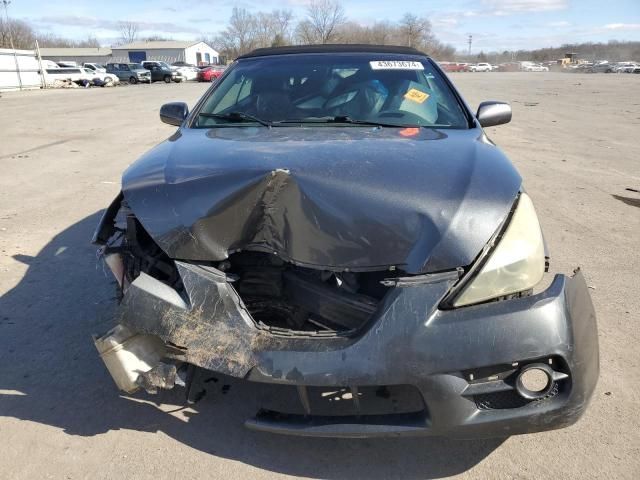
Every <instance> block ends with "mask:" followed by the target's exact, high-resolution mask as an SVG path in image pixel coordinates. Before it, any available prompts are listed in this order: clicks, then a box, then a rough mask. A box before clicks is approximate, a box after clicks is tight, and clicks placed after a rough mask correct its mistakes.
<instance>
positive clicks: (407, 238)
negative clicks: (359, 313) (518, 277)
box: [122, 126, 521, 273]
mask: <svg viewBox="0 0 640 480" xmlns="http://www.w3.org/2000/svg"><path fill="white" fill-rule="evenodd" d="M122 183H123V193H124V197H125V200H126V201H127V203H128V204H129V206H130V207H131V209H132V210H133V212H134V213H135V215H136V216H137V218H138V219H139V220H140V222H141V223H142V225H143V226H144V228H145V229H146V230H147V231H148V232H149V234H150V235H151V236H152V237H153V238H154V240H155V241H156V242H157V243H158V244H159V245H160V247H161V248H162V249H164V250H165V251H166V253H167V254H168V255H169V256H170V257H172V258H178V259H183V260H196V261H207V260H208V261H220V260H224V259H225V258H227V257H228V255H230V254H231V253H233V252H234V251H237V250H244V249H252V250H262V251H267V252H273V253H274V254H277V255H279V256H281V257H282V258H284V259H286V260H289V261H292V262H294V263H297V264H300V265H305V266H310V267H318V268H323V269H330V270H343V269H351V270H355V271H358V270H360V271H365V270H374V269H381V268H388V267H391V266H395V267H397V268H399V269H401V270H404V271H406V272H408V273H424V272H433V271H440V270H448V269H453V268H456V267H461V266H466V265H469V264H471V263H472V262H473V260H474V258H475V257H476V256H477V255H478V253H479V252H480V250H481V249H482V248H483V247H484V245H485V244H486V243H487V242H488V241H489V239H490V238H491V236H492V235H493V234H494V232H495V231H496V229H497V228H498V227H499V226H500V224H501V222H502V221H503V220H504V219H505V218H506V216H507V215H508V213H509V210H510V209H511V206H512V204H513V202H514V200H515V198H516V196H517V193H518V190H519V188H520V184H521V179H520V176H519V175H518V173H517V172H516V170H515V169H514V167H513V166H512V165H511V163H510V162H509V160H508V159H507V158H506V157H505V156H504V154H502V152H500V150H499V149H498V148H497V147H495V146H493V145H492V144H490V143H489V142H487V141H486V140H484V139H483V136H482V132H481V131H480V130H479V129H471V130H430V129H420V130H416V129H404V130H403V129H399V128H398V129H396V128H362V127H334V126H330V127H325V126H319V127H313V128H300V127H275V128H272V129H268V128H265V127H244V128H236V127H228V128H214V129H180V130H179V131H177V132H176V134H174V135H173V136H172V137H171V138H170V139H169V140H167V141H166V142H164V143H162V144H160V145H158V146H157V147H156V148H154V149H153V150H151V151H150V152H148V153H147V154H146V155H145V156H144V157H142V158H141V159H140V160H138V161H137V162H136V163H134V164H133V165H131V166H130V167H129V169H127V171H126V172H125V173H124V176H123V181H122Z"/></svg>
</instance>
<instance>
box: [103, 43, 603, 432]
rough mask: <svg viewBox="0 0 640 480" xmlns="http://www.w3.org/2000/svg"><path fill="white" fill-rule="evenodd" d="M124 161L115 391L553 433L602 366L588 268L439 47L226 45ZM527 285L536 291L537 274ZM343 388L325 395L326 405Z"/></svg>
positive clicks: (110, 346) (574, 412)
mask: <svg viewBox="0 0 640 480" xmlns="http://www.w3.org/2000/svg"><path fill="white" fill-rule="evenodd" d="M160 118H161V120H162V121H163V122H165V123H167V124H169V125H172V126H174V127H177V130H176V131H175V133H174V134H173V135H171V136H170V137H169V139H167V140H166V141H165V142H163V143H162V144H160V145H159V146H157V147H155V148H153V149H152V150H151V151H149V152H148V153H147V154H145V155H144V156H143V157H142V158H141V159H140V160H138V161H137V162H135V163H133V164H132V165H131V166H130V167H129V168H128V169H127V170H126V171H125V172H124V174H123V177H122V191H121V193H120V194H119V195H118V196H117V198H116V199H115V200H114V201H113V203H112V204H111V205H110V206H109V207H108V208H107V209H106V211H105V214H104V215H103V217H102V219H101V220H100V222H99V225H98V227H97V230H96V232H95V234H94V237H93V242H94V243H95V244H97V245H99V246H100V247H99V248H100V250H99V255H100V256H102V257H103V258H104V260H105V263H106V264H107V265H108V266H109V268H110V269H111V270H112V271H113V273H114V275H115V279H116V281H117V282H118V292H117V293H118V295H117V297H118V298H119V299H120V301H119V305H118V306H117V308H116V309H115V310H114V318H115V320H116V322H118V324H117V325H116V327H115V328H114V329H112V330H111V331H110V332H108V333H106V334H105V335H104V336H101V337H99V338H97V339H96V340H95V342H96V346H97V349H98V351H99V352H101V356H102V358H103V360H104V361H105V363H106V364H107V366H108V368H109V370H110V372H111V374H112V376H113V377H114V379H115V380H116V383H117V385H118V386H119V387H120V388H121V389H122V390H124V391H126V392H129V393H131V392H133V391H135V390H136V389H138V388H143V389H145V390H147V391H149V392H156V391H157V390H158V389H162V388H175V387H178V388H182V387H181V386H184V388H185V395H187V397H188V398H191V399H193V398H198V397H202V395H203V394H204V393H205V391H206V389H207V388H210V387H211V385H213V384H210V383H207V381H208V379H209V378H211V376H212V375H219V374H221V375H228V376H232V377H235V378H236V379H237V381H238V382H242V381H245V382H259V383H263V384H266V385H265V388H268V389H269V394H268V395H265V396H264V398H261V399H260V401H261V402H263V403H262V404H261V405H260V407H261V408H260V410H259V411H258V413H257V414H256V415H255V416H253V417H252V418H250V419H248V420H247V423H246V425H247V426H248V427H250V428H252V429H255V430H263V431H270V432H278V433H286V434H294V435H315V436H347V437H363V436H380V435H419V434H423V435H453V436H456V437H462V438H468V437H490V436H499V437H503V436H504V435H514V434H518V433H530V432H536V431H543V430H550V429H554V428H563V427H566V426H568V425H570V424H572V423H574V422H576V421H577V420H578V418H579V417H580V416H581V415H582V413H583V412H584V411H585V409H586V407H587V404H588V402H589V399H590V397H591V396H592V394H593V391H594V388H595V385H596V382H597V378H598V335H597V329H596V320H595V312H594V308H593V305H592V302H591V298H590V294H589V290H588V288H587V284H586V282H585V279H584V277H583V275H582V273H580V271H579V270H576V271H575V272H574V274H573V275H572V276H571V277H568V276H564V275H556V276H555V277H554V280H553V281H552V282H551V283H550V286H548V287H544V288H540V282H541V281H542V280H543V277H544V274H545V270H546V269H547V265H548V263H547V262H548V253H547V249H546V247H545V242H544V237H543V235H542V231H541V228H540V223H539V221H538V217H537V214H536V210H535V208H534V206H533V202H532V199H531V197H530V196H529V194H527V192H526V191H525V189H524V187H523V182H522V178H521V177H520V175H519V173H518V172H517V171H516V169H515V167H514V166H513V165H512V164H511V162H510V161H509V160H508V158H507V157H506V156H505V154H504V153H503V152H502V151H501V150H500V149H499V148H498V147H497V146H496V145H495V144H494V143H493V142H491V141H490V140H489V139H488V138H487V133H486V132H485V131H483V128H487V127H494V126H496V125H500V124H504V123H507V122H509V121H510V120H511V107H510V106H509V105H508V104H506V103H501V102H496V101H490V102H483V103H481V104H480V106H479V107H478V110H477V111H475V112H474V111H471V110H470V109H469V107H468V106H467V104H466V103H464V102H463V101H462V100H461V96H460V94H459V92H457V91H456V90H455V88H454V87H453V86H452V84H451V83H450V81H449V80H448V79H447V78H445V77H444V76H443V75H442V74H441V71H440V69H439V68H438V67H437V66H436V65H435V62H434V61H433V60H431V59H430V58H429V57H427V56H426V55H425V54H423V53H421V52H419V51H417V50H415V49H413V48H408V47H391V46H373V45H368V46H362V45H311V46H299V47H281V48H271V49H259V50H256V51H254V52H251V53H249V54H246V55H243V56H241V57H239V58H238V59H237V61H236V62H234V64H233V65H232V66H231V67H230V70H229V71H228V72H227V73H226V74H225V75H224V76H223V77H222V78H221V79H220V80H219V81H218V82H216V83H215V84H214V86H213V88H210V89H208V90H207V92H206V93H205V94H204V97H203V98H202V99H201V100H200V101H199V102H197V103H196V107H195V109H194V110H193V111H192V112H189V109H188V107H187V104H185V103H168V104H165V105H163V106H162V107H161V109H160ZM534 289H540V291H538V290H534ZM337 399H339V402H338V400H337Z"/></svg>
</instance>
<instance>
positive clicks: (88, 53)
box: [40, 47, 111, 65]
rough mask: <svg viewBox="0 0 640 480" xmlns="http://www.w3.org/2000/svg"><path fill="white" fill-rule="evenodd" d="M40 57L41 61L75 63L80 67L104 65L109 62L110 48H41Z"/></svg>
mask: <svg viewBox="0 0 640 480" xmlns="http://www.w3.org/2000/svg"><path fill="white" fill-rule="evenodd" d="M40 56H41V57H42V59H43V60H53V61H54V62H76V63H77V64H78V65H82V64H83V63H85V62H88V63H100V64H104V63H107V62H109V61H110V60H111V49H110V48H95V47H91V48H41V49H40Z"/></svg>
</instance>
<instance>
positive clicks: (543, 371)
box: [516, 363, 553, 400]
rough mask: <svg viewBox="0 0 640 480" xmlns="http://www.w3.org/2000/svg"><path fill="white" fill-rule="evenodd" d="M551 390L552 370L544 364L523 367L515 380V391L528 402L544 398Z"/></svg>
mask: <svg viewBox="0 0 640 480" xmlns="http://www.w3.org/2000/svg"><path fill="white" fill-rule="evenodd" d="M552 388H553V370H551V368H550V367H549V366H548V365H545V364H544V363H534V364H531V365H527V366H526V367H524V368H523V369H522V370H521V371H520V374H518V378H517V380H516V390H517V391H518V393H519V394H520V395H521V396H522V397H524V398H527V399H529V400H535V399H538V398H543V397H545V396H546V395H547V394H548V393H549V392H550V391H551V389H552Z"/></svg>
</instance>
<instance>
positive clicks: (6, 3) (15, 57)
mask: <svg viewBox="0 0 640 480" xmlns="http://www.w3.org/2000/svg"><path fill="white" fill-rule="evenodd" d="M10 3H11V1H10V0H2V4H3V5H4V15H5V17H6V18H7V30H8V32H9V44H10V45H11V50H13V60H14V61H15V62H16V75H17V76H18V86H19V87H20V90H22V77H21V75H20V65H18V54H17V53H16V48H15V46H14V45H13V31H12V29H11V23H10V22H9V4H10Z"/></svg>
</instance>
